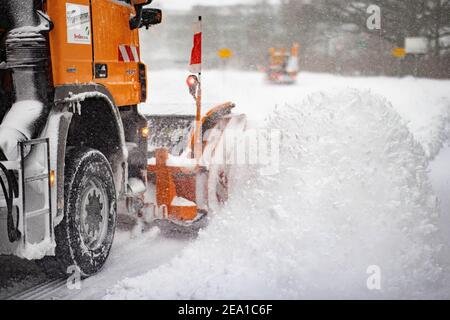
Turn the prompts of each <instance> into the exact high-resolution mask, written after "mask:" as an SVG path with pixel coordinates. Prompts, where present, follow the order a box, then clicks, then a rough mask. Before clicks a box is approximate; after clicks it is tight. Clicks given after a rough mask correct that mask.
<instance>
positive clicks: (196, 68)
mask: <svg viewBox="0 0 450 320" xmlns="http://www.w3.org/2000/svg"><path fill="white" fill-rule="evenodd" d="M189 70H190V72H192V73H197V74H198V87H197V95H196V97H195V102H196V106H197V111H196V115H195V133H194V157H195V159H196V160H197V164H199V163H200V158H201V156H202V81H201V76H202V17H201V16H199V17H198V21H197V22H196V23H195V25H194V46H193V48H192V53H191V63H190V67H189Z"/></svg>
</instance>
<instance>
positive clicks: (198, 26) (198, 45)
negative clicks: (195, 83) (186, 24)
mask: <svg viewBox="0 0 450 320" xmlns="http://www.w3.org/2000/svg"><path fill="white" fill-rule="evenodd" d="M189 71H190V72H192V73H201V72H202V17H198V22H196V23H195V24H194V46H193V48H192V52H191V63H190V66H189Z"/></svg>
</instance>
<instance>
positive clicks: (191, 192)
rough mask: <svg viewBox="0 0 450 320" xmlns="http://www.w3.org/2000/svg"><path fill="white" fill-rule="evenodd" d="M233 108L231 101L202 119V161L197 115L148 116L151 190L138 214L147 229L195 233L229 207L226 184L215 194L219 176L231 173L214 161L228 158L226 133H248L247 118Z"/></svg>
mask: <svg viewBox="0 0 450 320" xmlns="http://www.w3.org/2000/svg"><path fill="white" fill-rule="evenodd" d="M234 107H235V105H234V104H233V103H230V102H229V103H224V104H221V105H218V106H216V107H214V108H213V109H211V110H210V111H209V112H208V113H207V114H206V115H205V116H204V117H203V118H202V141H203V143H202V145H203V149H202V158H201V159H200V161H197V159H195V158H194V154H193V143H194V136H193V133H194V127H195V122H194V117H193V116H188V115H187V116H170V115H167V116H148V117H147V120H148V128H149V137H148V142H149V147H148V148H149V151H148V164H147V181H146V184H147V188H146V191H145V194H144V195H142V204H141V208H140V209H139V210H138V217H139V218H141V219H142V220H143V221H144V222H145V223H146V224H147V225H158V226H160V227H162V228H163V229H167V228H169V229H171V230H172V231H174V232H175V233H189V234H195V233H197V232H198V230H199V229H201V228H203V227H204V226H205V225H206V224H207V220H208V219H207V218H208V214H209V213H211V212H212V211H214V210H215V209H217V207H218V205H219V204H223V203H225V202H226V200H227V194H228V190H227V188H228V185H226V184H222V185H220V186H219V187H218V188H217V190H216V189H215V188H216V187H217V186H216V185H217V184H220V182H215V179H216V177H217V176H219V175H221V176H223V175H226V174H228V172H227V171H226V170H225V166H226V164H222V165H219V166H217V165H215V164H214V163H215V162H214V161H215V160H216V159H215V157H221V156H222V157H223V155H224V154H225V153H224V146H225V144H224V139H225V138H224V136H225V131H226V130H228V129H230V130H231V129H232V130H240V131H244V130H245V126H246V118H245V116H244V115H241V114H233V113H232V112H231V111H232V109H233V108H234ZM225 152H226V151H225ZM222 159H223V158H222ZM219 162H220V163H222V161H219ZM212 164H214V165H212ZM218 171H220V174H219V173H218ZM225 178H226V179H224V181H226V180H227V179H228V177H225ZM212 189H214V190H212ZM225 193H226V194H225Z"/></svg>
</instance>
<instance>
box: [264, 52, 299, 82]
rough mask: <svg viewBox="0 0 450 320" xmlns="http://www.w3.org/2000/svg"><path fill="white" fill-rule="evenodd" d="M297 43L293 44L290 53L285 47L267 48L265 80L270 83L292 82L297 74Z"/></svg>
mask: <svg viewBox="0 0 450 320" xmlns="http://www.w3.org/2000/svg"><path fill="white" fill-rule="evenodd" d="M298 48H299V45H298V44H296V43H295V44H294V45H293V46H292V48H291V51H290V53H289V52H287V51H286V49H285V48H280V49H276V48H270V49H269V66H268V68H267V69H266V75H267V80H268V81H269V82H271V83H278V84H292V83H295V82H296V80H297V74H298Z"/></svg>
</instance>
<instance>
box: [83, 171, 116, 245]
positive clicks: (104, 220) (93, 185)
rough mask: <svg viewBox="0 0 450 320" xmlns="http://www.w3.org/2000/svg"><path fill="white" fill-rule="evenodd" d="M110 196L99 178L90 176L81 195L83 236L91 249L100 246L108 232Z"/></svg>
mask: <svg viewBox="0 0 450 320" xmlns="http://www.w3.org/2000/svg"><path fill="white" fill-rule="evenodd" d="M108 212H109V205H108V196H107V193H106V190H105V188H104V187H103V186H102V184H101V183H100V181H99V180H97V179H95V178H90V179H89V180H88V181H87V182H86V187H85V188H84V190H83V193H82V197H81V219H80V220H81V221H80V222H81V237H82V239H83V242H84V244H85V245H86V247H88V248H89V249H90V250H96V249H97V248H99V247H100V246H101V245H102V243H103V241H104V240H105V238H106V235H107V232H108Z"/></svg>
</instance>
